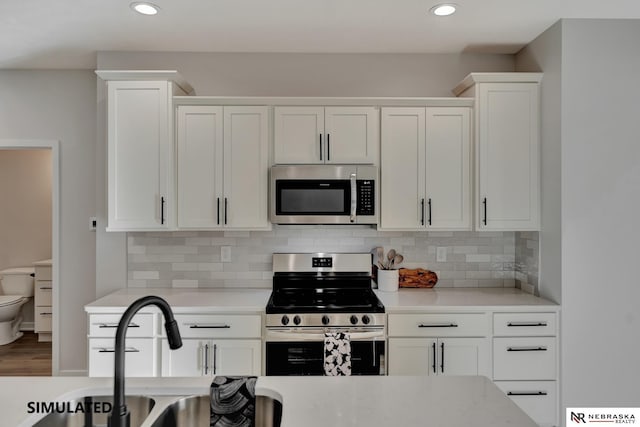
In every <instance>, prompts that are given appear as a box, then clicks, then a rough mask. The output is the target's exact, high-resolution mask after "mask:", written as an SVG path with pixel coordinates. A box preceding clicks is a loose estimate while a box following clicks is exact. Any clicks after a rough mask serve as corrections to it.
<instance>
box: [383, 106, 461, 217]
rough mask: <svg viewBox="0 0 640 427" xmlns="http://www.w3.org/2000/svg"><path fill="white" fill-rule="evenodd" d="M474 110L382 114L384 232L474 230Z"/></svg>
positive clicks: (403, 110) (436, 109) (387, 111)
mask: <svg viewBox="0 0 640 427" xmlns="http://www.w3.org/2000/svg"><path fill="white" fill-rule="evenodd" d="M470 120H471V112H470V109H469V108H468V107H427V108H424V107H389V108H383V109H382V138H381V156H380V157H381V161H380V163H381V168H380V169H381V177H380V180H381V187H380V188H381V190H380V193H381V195H380V202H381V209H380V213H381V214H380V218H381V221H380V227H381V228H382V229H409V230H426V229H432V230H438V229H446V230H468V229H470V227H471V193H470V182H471V181H470V173H471V172H470V171H471V169H470V168H471V164H470V158H471V125H470Z"/></svg>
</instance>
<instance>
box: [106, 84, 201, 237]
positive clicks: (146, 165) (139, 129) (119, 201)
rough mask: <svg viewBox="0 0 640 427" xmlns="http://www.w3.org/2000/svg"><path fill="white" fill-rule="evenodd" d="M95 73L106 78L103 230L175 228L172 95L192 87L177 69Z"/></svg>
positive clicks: (180, 93) (183, 92)
mask: <svg viewBox="0 0 640 427" xmlns="http://www.w3.org/2000/svg"><path fill="white" fill-rule="evenodd" d="M96 73H97V74H98V76H100V77H101V78H102V79H103V80H105V81H107V147H108V148H107V186H108V190H107V193H108V224H107V230H108V231H137V230H141V231H144V230H167V229H171V228H174V227H175V212H176V207H175V202H174V190H175V189H174V164H173V161H174V156H173V151H174V145H173V109H172V97H173V95H176V94H179V95H184V94H185V93H186V92H189V91H191V87H190V86H188V84H187V83H186V82H179V80H180V77H179V75H178V74H177V73H176V72H154V71H97V72H96ZM174 80H176V81H178V82H177V83H176V82H174ZM183 88H184V90H183Z"/></svg>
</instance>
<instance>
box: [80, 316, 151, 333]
mask: <svg viewBox="0 0 640 427" xmlns="http://www.w3.org/2000/svg"><path fill="white" fill-rule="evenodd" d="M121 317H122V314H92V315H90V316H89V336H91V337H114V336H115V335H116V329H117V328H118V322H120V318H121ZM153 318H154V315H153V314H145V313H143V314H136V315H135V316H133V319H132V320H131V323H129V328H128V329H127V337H152V336H153Z"/></svg>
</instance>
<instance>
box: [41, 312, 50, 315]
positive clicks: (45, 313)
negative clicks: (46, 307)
mask: <svg viewBox="0 0 640 427" xmlns="http://www.w3.org/2000/svg"><path fill="white" fill-rule="evenodd" d="M52 314H53V313H47V312H44V313H40V316H51V315H52Z"/></svg>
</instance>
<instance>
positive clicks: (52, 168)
mask: <svg viewBox="0 0 640 427" xmlns="http://www.w3.org/2000/svg"><path fill="white" fill-rule="evenodd" d="M0 156H3V157H2V158H0V162H4V165H5V167H4V168H3V170H2V171H0V174H2V173H4V174H5V175H7V176H3V180H2V181H3V182H2V183H0V190H1V193H2V194H0V197H3V198H5V200H7V201H8V200H14V201H17V202H18V203H17V204H19V205H20V206H13V205H12V206H11V209H9V207H8V206H5V210H4V211H3V215H4V217H5V218H4V220H3V221H2V223H3V224H2V225H0V238H1V239H0V245H2V248H0V270H1V269H4V268H10V267H25V266H30V264H32V263H34V262H39V261H44V260H47V259H50V260H51V268H50V271H51V278H50V285H51V290H50V292H51V294H50V301H51V302H50V304H51V306H50V309H41V308H38V309H36V306H35V304H34V300H35V299H36V298H38V297H36V298H33V299H31V301H29V302H28V303H27V304H25V305H24V306H23V307H22V311H23V318H24V319H23V322H22V327H21V330H22V332H23V333H24V335H23V336H22V337H21V338H19V339H18V340H16V341H14V342H13V343H10V344H7V345H4V346H0V365H1V366H0V375H47V374H49V375H58V371H59V362H58V355H59V340H58V333H59V316H58V310H59V307H60V304H59V294H60V293H59V280H58V279H59V268H58V265H59V263H58V261H59V228H60V227H59V224H60V217H59V195H60V188H59V182H60V181H59V174H60V171H59V143H58V141H55V140H0ZM34 169H35V170H34ZM12 176H14V177H15V179H12ZM26 191H29V192H32V193H30V194H28V195H27V194H25V192H26ZM33 193H37V194H33ZM7 203H9V202H7ZM47 205H48V206H47ZM47 208H49V209H47ZM40 211H41V212H40ZM47 222H48V223H47ZM12 223H13V224H12ZM3 226H4V228H3ZM39 264H40V263H39ZM36 283H38V281H37V280H36ZM40 303H41V304H45V302H43V300H40ZM40 311H44V312H45V313H39V312H40ZM48 313H51V314H50V315H49V316H50V321H51V332H50V334H49V333H47V332H46V327H45V328H44V330H45V332H44V333H41V334H37V333H36V332H37V329H38V328H40V329H43V326H42V325H43V322H42V319H38V321H37V322H36V317H37V316H38V315H40V314H45V315H46V314H48ZM40 317H42V316H40ZM45 323H46V322H45ZM34 329H35V330H34ZM47 365H48V366H47Z"/></svg>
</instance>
